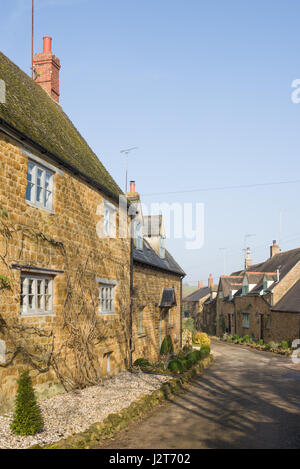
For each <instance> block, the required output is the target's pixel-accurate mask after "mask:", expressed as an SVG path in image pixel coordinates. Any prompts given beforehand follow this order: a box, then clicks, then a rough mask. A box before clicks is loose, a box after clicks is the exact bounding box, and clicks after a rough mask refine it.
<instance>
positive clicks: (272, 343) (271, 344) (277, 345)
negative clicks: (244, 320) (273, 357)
mask: <svg viewBox="0 0 300 469" xmlns="http://www.w3.org/2000/svg"><path fill="white" fill-rule="evenodd" d="M269 345H270V347H271V348H273V349H278V347H279V344H276V342H272V341H271V342H270V344H269Z"/></svg>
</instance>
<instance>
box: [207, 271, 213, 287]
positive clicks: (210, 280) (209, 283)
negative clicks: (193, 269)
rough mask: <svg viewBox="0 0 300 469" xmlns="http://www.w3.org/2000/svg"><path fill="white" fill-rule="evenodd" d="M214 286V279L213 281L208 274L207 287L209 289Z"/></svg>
mask: <svg viewBox="0 0 300 469" xmlns="http://www.w3.org/2000/svg"><path fill="white" fill-rule="evenodd" d="M213 284H214V279H213V276H212V274H209V277H208V286H209V288H211V287H212V286H213Z"/></svg>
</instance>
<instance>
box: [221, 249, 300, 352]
mask: <svg viewBox="0 0 300 469" xmlns="http://www.w3.org/2000/svg"><path fill="white" fill-rule="evenodd" d="M247 261H248V262H247V263H248V265H249V267H248V269H245V270H243V271H238V272H235V273H233V274H232V275H231V276H227V277H226V276H222V277H221V278H220V282H219V287H218V294H217V300H216V306H215V309H216V316H217V333H218V335H222V334H223V333H224V332H227V333H229V334H235V333H236V334H238V335H239V336H244V335H249V336H250V337H252V338H253V339H256V340H264V342H265V343H268V342H270V341H274V342H281V341H282V340H290V341H293V340H294V339H298V338H299V337H300V314H299V311H300V297H299V296H298V292H299V281H300V249H299V248H298V249H293V250H290V251H286V252H280V249H279V247H278V245H277V244H276V241H274V242H273V244H272V246H271V248H270V257H269V259H267V260H266V261H265V262H262V263H260V264H257V265H251V262H250V263H249V259H247Z"/></svg>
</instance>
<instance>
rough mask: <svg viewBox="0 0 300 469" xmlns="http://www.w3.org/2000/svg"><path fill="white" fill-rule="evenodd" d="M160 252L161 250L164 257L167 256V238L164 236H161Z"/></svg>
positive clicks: (161, 255)
mask: <svg viewBox="0 0 300 469" xmlns="http://www.w3.org/2000/svg"><path fill="white" fill-rule="evenodd" d="M159 252H160V257H161V258H162V259H164V258H165V257H166V246H165V239H164V238H163V237H162V236H161V237H160V246H159Z"/></svg>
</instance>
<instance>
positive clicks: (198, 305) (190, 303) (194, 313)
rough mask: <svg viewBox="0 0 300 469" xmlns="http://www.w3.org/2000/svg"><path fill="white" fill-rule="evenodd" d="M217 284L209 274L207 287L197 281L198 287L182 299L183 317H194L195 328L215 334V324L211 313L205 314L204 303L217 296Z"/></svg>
mask: <svg viewBox="0 0 300 469" xmlns="http://www.w3.org/2000/svg"><path fill="white" fill-rule="evenodd" d="M217 290H218V285H214V280H213V276H212V274H210V275H209V278H208V285H207V287H204V286H203V283H202V282H201V281H199V282H198V289H197V290H196V291H194V292H193V293H191V294H190V295H188V296H186V297H184V298H183V300H182V310H183V315H184V317H185V318H192V319H194V324H195V328H196V330H199V331H204V330H205V331H207V332H209V333H210V334H216V324H215V321H214V320H213V321H211V320H212V319H213V315H211V314H207V311H206V309H205V308H204V305H205V304H206V303H207V302H208V301H209V302H213V301H214V299H215V298H216V296H217Z"/></svg>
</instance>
